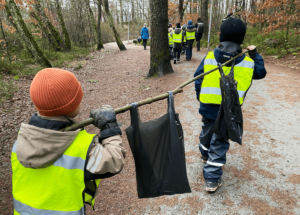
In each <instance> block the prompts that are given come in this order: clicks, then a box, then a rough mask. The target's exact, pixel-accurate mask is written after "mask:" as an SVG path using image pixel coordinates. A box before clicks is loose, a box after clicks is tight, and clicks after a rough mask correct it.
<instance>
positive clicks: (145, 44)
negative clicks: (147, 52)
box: [143, 39, 147, 48]
mask: <svg viewBox="0 0 300 215" xmlns="http://www.w3.org/2000/svg"><path fill="white" fill-rule="evenodd" d="M143 45H144V48H146V46H147V39H143Z"/></svg>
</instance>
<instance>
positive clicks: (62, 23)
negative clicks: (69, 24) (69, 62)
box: [55, 0, 72, 51]
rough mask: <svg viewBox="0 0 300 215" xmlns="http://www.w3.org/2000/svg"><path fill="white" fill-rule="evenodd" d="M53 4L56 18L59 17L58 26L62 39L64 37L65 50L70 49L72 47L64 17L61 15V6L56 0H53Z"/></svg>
mask: <svg viewBox="0 0 300 215" xmlns="http://www.w3.org/2000/svg"><path fill="white" fill-rule="evenodd" d="M55 6H56V11H57V16H58V19H59V24H60V27H61V29H62V33H63V35H64V39H65V50H66V51H70V50H71V48H72V45H71V40H70V37H69V34H68V31H67V28H66V25H65V21H64V18H63V16H62V12H61V7H60V4H59V1H58V0H55Z"/></svg>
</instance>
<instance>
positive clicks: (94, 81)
mask: <svg viewBox="0 0 300 215" xmlns="http://www.w3.org/2000/svg"><path fill="white" fill-rule="evenodd" d="M87 82H90V83H91V84H93V83H96V82H98V81H97V80H94V79H90V80H87Z"/></svg>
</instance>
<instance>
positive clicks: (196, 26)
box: [195, 20, 205, 35]
mask: <svg viewBox="0 0 300 215" xmlns="http://www.w3.org/2000/svg"><path fill="white" fill-rule="evenodd" d="M199 23H203V21H202V20H200V21H199ZM195 28H196V34H198V32H197V28H198V22H196V24H195ZM204 28H205V26H204V25H203V32H204ZM201 34H203V33H201ZM198 35H199V34H198Z"/></svg>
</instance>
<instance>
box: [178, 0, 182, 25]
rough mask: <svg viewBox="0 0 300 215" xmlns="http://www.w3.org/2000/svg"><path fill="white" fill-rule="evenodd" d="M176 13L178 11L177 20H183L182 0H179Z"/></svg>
mask: <svg viewBox="0 0 300 215" xmlns="http://www.w3.org/2000/svg"><path fill="white" fill-rule="evenodd" d="M178 13H179V21H180V22H182V20H183V0H179V6H178Z"/></svg>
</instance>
